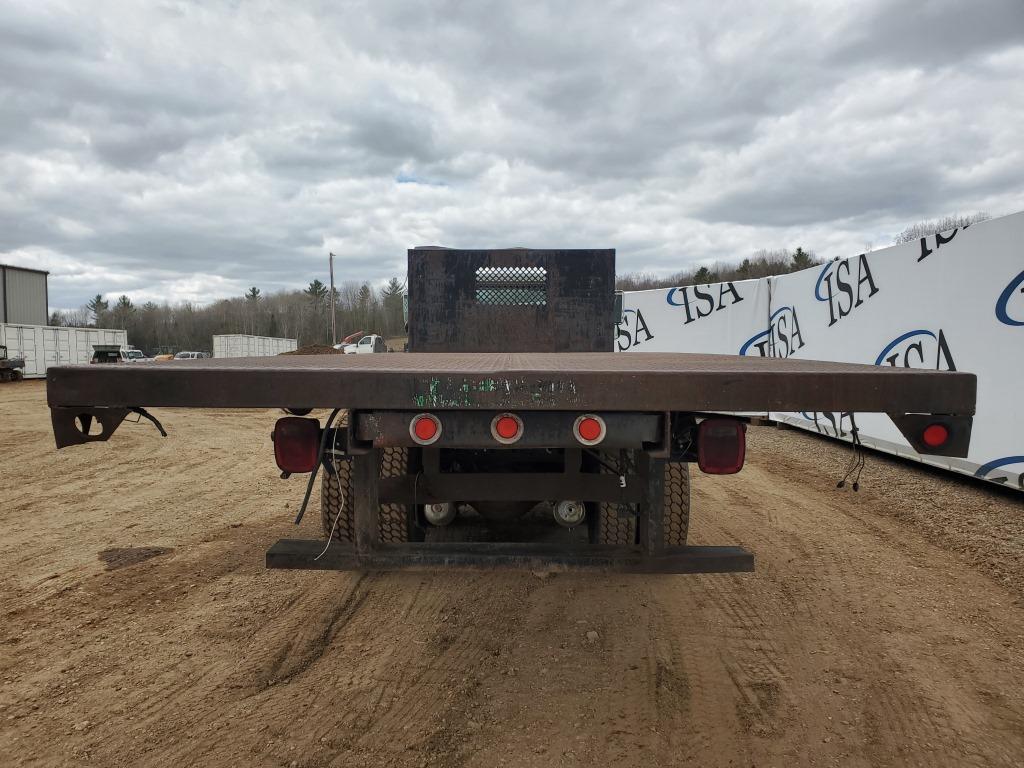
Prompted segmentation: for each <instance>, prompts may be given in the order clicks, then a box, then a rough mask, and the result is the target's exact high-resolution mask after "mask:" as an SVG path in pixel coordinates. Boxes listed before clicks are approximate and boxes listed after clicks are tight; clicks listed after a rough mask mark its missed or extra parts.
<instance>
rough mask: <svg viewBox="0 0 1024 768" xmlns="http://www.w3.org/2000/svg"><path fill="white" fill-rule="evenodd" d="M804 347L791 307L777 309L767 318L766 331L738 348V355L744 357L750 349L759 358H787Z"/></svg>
mask: <svg viewBox="0 0 1024 768" xmlns="http://www.w3.org/2000/svg"><path fill="white" fill-rule="evenodd" d="M803 346H804V338H803V335H802V334H801V333H800V321H799V320H798V319H797V316H796V309H794V308H793V307H779V308H778V309H777V310H775V311H774V312H772V314H771V317H769V318H768V328H767V330H764V331H761V332H760V333H758V334H756V335H754V336H751V337H750V338H749V339H747V340H746V341H745V342H743V346H742V347H740V354H741V355H746V354H748V352H749V351H750V348H751V347H754V349H756V350H757V354H758V356H760V357H789V356H790V355H792V354H793V353H794V352H796V351H797V350H798V349H800V348H801V347H803Z"/></svg>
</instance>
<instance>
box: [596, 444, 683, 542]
mask: <svg viewBox="0 0 1024 768" xmlns="http://www.w3.org/2000/svg"><path fill="white" fill-rule="evenodd" d="M626 456H627V459H626V461H627V464H628V466H627V468H626V471H627V473H629V472H635V471H636V456H635V454H634V453H633V452H632V451H630V452H628V453H627V454H626ZM602 458H603V459H604V460H605V461H606V462H608V463H609V464H616V463H618V459H617V457H615V456H612V455H610V454H604V455H603V456H602ZM601 471H602V472H604V473H608V472H609V470H608V469H607V468H606V467H602V468H601ZM663 471H664V473H665V482H664V489H663V492H662V498H661V504H662V526H663V533H662V542H661V543H662V546H666V547H682V546H685V545H686V537H687V534H688V533H689V528H690V465H689V464H685V463H682V462H671V461H666V462H664V470H663ZM620 510H621V513H625V512H627V511H628V512H629V513H630V514H629V515H628V516H620V514H621V513H620ZM636 542H637V509H636V505H635V504H614V503H605V502H601V503H599V504H598V505H597V531H596V543H597V544H617V545H620V546H621V545H631V544H636Z"/></svg>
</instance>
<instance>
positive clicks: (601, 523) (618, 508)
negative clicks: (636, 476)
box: [594, 451, 637, 546]
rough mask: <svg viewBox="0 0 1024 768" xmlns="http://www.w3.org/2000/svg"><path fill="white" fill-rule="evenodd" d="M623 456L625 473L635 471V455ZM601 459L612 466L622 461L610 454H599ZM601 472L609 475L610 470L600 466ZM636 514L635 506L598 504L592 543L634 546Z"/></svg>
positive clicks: (631, 453) (612, 503)
mask: <svg viewBox="0 0 1024 768" xmlns="http://www.w3.org/2000/svg"><path fill="white" fill-rule="evenodd" d="M624 456H625V461H626V465H627V466H626V468H625V471H626V473H627V474H629V473H630V472H632V471H635V469H636V455H635V453H634V452H633V451H626V452H625V454H624ZM601 458H602V459H603V460H604V461H605V462H606V463H608V464H611V465H612V466H618V465H619V463H620V461H621V460H622V459H621V457H620V456H616V455H613V454H610V453H603V454H601ZM601 472H602V473H603V474H611V470H609V469H608V468H607V467H605V466H603V465H602V466H601ZM636 512H637V510H636V505H635V504H616V503H614V502H604V501H601V502H598V503H597V522H596V526H595V529H596V530H595V541H594V543H595V544H618V545H627V546H628V545H632V544H636V530H637V526H636V522H637V515H636Z"/></svg>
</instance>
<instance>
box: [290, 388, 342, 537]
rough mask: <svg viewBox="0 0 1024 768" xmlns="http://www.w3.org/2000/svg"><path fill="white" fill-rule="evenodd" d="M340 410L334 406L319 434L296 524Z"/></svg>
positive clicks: (304, 508)
mask: <svg viewBox="0 0 1024 768" xmlns="http://www.w3.org/2000/svg"><path fill="white" fill-rule="evenodd" d="M340 412H341V409H340V408H335V409H334V410H333V411H331V415H330V416H328V417H327V423H326V424H324V429H323V432H322V433H321V434H320V451H319V453H317V455H316V466H314V467H313V471H312V472H310V473H309V482H308V483H306V495H305V496H304V497H303V499H302V506H300V507H299V513H298V514H297V515H296V516H295V524H296V525H298V524H299V523H301V522H302V516H303V515H305V514H306V505H307V504H309V497H310V495H311V494H312V493H313V483H314V482H316V476H317V474H318V473H319V471H320V464H321V463H322V462H323V460H324V451H326V450H327V436H328V435H329V434H330V433H331V424H333V423H334V419H335V418H337V416H338V414H339V413H340Z"/></svg>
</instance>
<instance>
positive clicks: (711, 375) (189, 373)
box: [47, 355, 977, 416]
mask: <svg viewBox="0 0 1024 768" xmlns="http://www.w3.org/2000/svg"><path fill="white" fill-rule="evenodd" d="M381 357H399V355H387V356H384V355H382V356H381ZM421 357H427V356H426V355H423V356H421ZM617 357H624V358H628V357H630V355H617ZM742 360H743V358H740V359H739V360H738V361H737V364H736V365H732V366H729V367H725V368H717V369H715V368H711V369H709V368H704V367H700V366H695V367H693V368H692V369H690V368H687V367H686V366H685V365H680V366H679V367H678V368H677V369H676V370H664V369H660V370H659V369H653V368H645V367H644V366H643V365H642V364H638V365H637V366H636V368H635V369H629V368H620V369H616V370H612V369H601V368H598V367H595V368H594V369H579V368H577V369H575V370H573V369H569V370H558V369H557V368H555V367H552V368H551V369H545V370H537V371H527V370H508V371H502V370H497V369H490V370H482V371H481V372H479V373H473V372H468V371H443V372H437V373H426V372H421V371H418V370H410V369H401V368H396V367H382V368H380V369H377V370H374V369H372V368H369V367H365V366H364V367H358V368H356V367H349V368H339V367H324V368H318V367H313V366H309V365H306V366H302V367H271V366H267V365H252V366H248V367H247V366H241V365H236V366H230V367H229V366H180V367H179V366H174V365H173V364H171V363H168V364H166V365H165V366H153V365H148V366H142V365H137V366H127V365H126V366H113V365H112V366H79V367H55V368H50V369H49V371H48V373H47V397H48V400H49V404H50V406H52V407H71V408H74V407H77V406H93V407H108V408H126V407H137V406H142V407H185V408H275V407H290V408H334V407H342V408H351V409H361V410H369V409H392V410H395V409H423V410H454V409H522V410H579V409H585V410H612V411H842V412H850V411H853V412H875V413H945V414H958V415H965V416H966V415H972V414H973V413H974V408H975V396H976V389H977V380H976V377H975V376H974V375H973V374H970V373H960V372H945V371H921V370H909V369H894V368H887V367H876V366H866V365H865V366H851V365H843V364H835V366H834V367H830V365H829V364H828V363H822V364H819V365H816V366H814V367H813V368H808V367H796V366H786V365H777V366H766V365H764V364H759V365H754V364H752V365H749V366H747V365H744V364H743V363H742V362H741V361H742ZM780 362H781V363H785V362H786V361H780ZM620 365H621V364H620Z"/></svg>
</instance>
